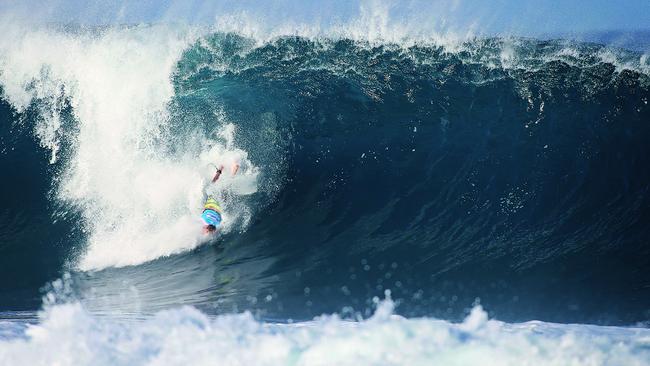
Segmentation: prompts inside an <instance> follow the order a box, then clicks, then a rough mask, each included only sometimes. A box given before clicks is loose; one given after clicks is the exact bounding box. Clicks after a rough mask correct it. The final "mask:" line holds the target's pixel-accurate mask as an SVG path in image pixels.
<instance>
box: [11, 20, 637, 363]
mask: <svg viewBox="0 0 650 366" xmlns="http://www.w3.org/2000/svg"><path fill="white" fill-rule="evenodd" d="M5 28H6V29H4V30H5V32H4V33H3V34H4V36H3V37H2V39H1V41H0V85H1V88H2V102H1V104H0V118H1V119H2V126H3V129H2V132H1V136H0V144H1V145H0V148H1V149H2V158H0V169H1V170H2V171H3V172H4V173H3V188H2V190H0V195H1V197H2V198H1V199H2V201H1V202H2V211H0V253H1V255H0V278H1V280H0V281H1V282H0V284H1V288H2V291H0V310H1V311H3V312H2V314H4V315H3V317H4V318H6V319H7V320H5V321H2V322H0V338H3V339H5V340H6V341H2V342H0V360H3V359H9V360H22V361H24V363H30V362H32V361H33V359H31V357H34V356H35V357H37V358H39V357H40V356H39V355H35V353H34V352H33V350H32V348H39V349H46V350H48V349H50V347H51V348H52V349H50V350H51V352H47V355H48V356H47V357H45V356H43V357H44V358H39V361H40V362H43V363H48V362H50V361H53V360H57V359H66V360H71V361H70V363H72V364H83V363H85V362H89V361H88V360H90V359H91V358H87V359H86V358H84V357H86V356H88V357H90V355H95V356H96V355H97V354H99V355H102V356H101V357H100V358H92V359H93V360H94V361H93V362H97V363H102V362H103V363H106V364H112V363H115V362H117V363H141V362H151V363H152V364H156V363H161V364H170V363H173V362H174V361H173V360H172V359H171V358H168V357H172V354H176V353H175V352H176V348H177V347H180V348H182V349H183V350H184V352H186V355H187V356H188V357H189V356H191V357H194V358H196V359H197V360H199V361H203V362H211V361H208V360H212V358H211V357H219V355H222V354H221V353H219V350H222V351H223V352H224V353H223V355H229V356H227V357H231V359H232V360H233V361H232V363H233V364H251V363H258V364H259V363H260V362H257V361H260V360H262V359H264V362H268V363H271V364H277V363H289V364H292V363H293V364H331V363H337V364H345V362H348V363H352V362H356V361H355V360H360V359H361V360H367V361H369V362H370V363H373V362H377V363H386V364H403V363H410V364H411V363H418V362H424V361H423V360H439V361H441V362H451V361H450V360H452V359H455V360H456V361H455V362H458V363H460V364H462V363H464V362H473V361H472V360H474V359H475V357H478V356H476V355H477V354H479V353H481V354H485V353H484V352H487V353H488V354H490V355H492V357H494V359H495V361H494V362H493V363H494V364H510V363H513V364H514V363H517V362H516V360H520V359H521V357H526V358H527V359H529V360H530V363H531V364H537V363H540V364H552V363H556V364H563V363H566V362H567V360H568V359H572V360H576V362H577V363H585V364H589V363H595V364H600V363H609V364H635V363H636V364H643V363H644V361H647V360H648V352H647V350H648V345H647V341H648V339H649V338H648V334H646V333H647V330H646V329H642V328H608V327H603V326H587V325H576V326H568V325H561V324H551V323H543V322H534V323H521V322H528V321H531V320H541V321H545V322H559V323H589V324H598V325H617V326H629V325H636V326H643V324H645V322H646V321H648V319H649V318H650V313H649V310H650V308H649V307H648V304H650V290H649V289H650V272H649V271H648V270H647V268H648V265H649V263H648V258H650V253H649V252H650V247H649V246H648V242H649V239H650V231H648V229H647V227H646V226H647V225H646V223H647V222H650V196H649V195H650V192H649V187H650V186H649V185H648V182H649V181H650V169H648V166H650V151H649V149H650V148H649V147H648V146H649V145H648V144H647V142H648V141H650V124H649V122H650V106H648V100H649V99H650V77H649V76H648V72H649V71H650V64H649V63H648V62H649V61H648V58H647V56H646V55H644V54H643V53H640V52H637V51H626V50H622V49H615V48H610V47H605V46H601V45H598V44H587V43H577V42H569V41H562V40H550V41H541V40H535V39H522V38H476V39H469V40H464V41H458V40H455V41H448V40H443V39H435V40H434V39H429V40H412V41H408V40H405V41H394V40H380V39H379V40H378V39H364V38H363V37H358V36H350V37H346V36H345V34H344V33H340V32H339V33H337V34H333V35H330V36H327V35H323V34H319V35H318V36H313V35H309V34H305V35H296V36H280V37H271V38H268V37H267V38H260V37H256V36H254V35H252V34H249V33H245V32H240V33H236V32H226V31H223V30H222V31H216V30H205V29H193V28H184V27H180V26H175V27H172V26H134V27H115V28H102V29H90V30H88V29H82V30H80V29H51V28H35V29H31V30H29V31H27V30H25V29H23V28H20V27H18V28H16V27H13V28H12V27H11V26H8V25H7V26H5ZM231 161H238V162H240V163H241V165H242V169H241V173H240V174H239V175H238V176H236V177H229V176H227V175H226V176H225V177H224V179H222V180H221V181H220V182H219V184H217V185H209V184H208V183H207V182H208V180H209V178H210V177H211V169H212V168H211V164H220V163H223V164H226V165H227V164H228V163H229V162H231ZM205 194H212V195H215V196H216V197H217V198H219V199H220V200H221V201H222V204H223V206H224V211H225V214H224V219H225V222H226V225H225V227H224V228H223V230H222V232H221V234H220V235H219V236H218V237H217V238H216V239H214V240H211V241H209V242H207V243H206V242H205V240H204V239H203V238H202V237H201V236H200V223H199V221H198V215H199V213H200V208H201V205H202V200H203V197H204V196H205ZM63 273H69V274H66V275H65V278H64V280H63V281H58V282H55V284H54V285H50V286H49V287H47V286H46V290H45V292H47V291H50V297H49V300H48V303H56V304H58V303H60V302H72V304H68V305H65V304H59V305H53V304H51V305H48V306H47V307H46V310H45V311H44V313H42V314H41V315H40V316H37V315H36V313H35V311H36V310H38V309H39V308H40V306H41V295H42V294H43V293H44V292H43V291H42V290H41V288H42V286H43V285H44V284H45V283H48V282H50V281H52V280H54V279H56V278H59V277H61V276H62V275H63ZM385 290H391V294H392V298H393V300H394V301H395V303H396V304H397V307H396V308H395V310H394V314H396V315H393V316H390V314H393V311H392V310H386V309H385V308H386V307H391V306H392V304H393V302H391V301H387V302H385V303H384V305H382V306H383V307H380V309H379V310H377V311H378V314H379V315H377V314H375V316H374V317H373V318H371V319H370V320H365V321H360V322H357V321H342V320H339V319H338V318H329V317H326V318H322V319H320V320H316V321H308V320H310V319H312V318H313V317H314V316H317V315H320V314H322V313H327V314H331V313H334V312H336V313H339V314H341V316H342V317H343V318H345V319H351V320H354V319H362V318H367V317H369V316H371V315H372V314H373V313H374V311H375V310H373V309H374V308H375V305H376V304H377V303H376V301H375V302H373V297H375V296H380V297H383V296H384V291H385ZM64 300H65V301H64ZM477 303H480V304H481V305H482V307H483V308H485V309H486V310H487V311H488V313H489V316H490V317H493V318H496V319H499V320H500V321H506V322H511V323H513V322H514V323H521V324H508V323H500V322H497V321H487V320H486V319H487V314H488V313H484V312H483V311H482V310H481V309H480V308H479V307H474V310H473V311H472V315H470V316H469V317H468V318H467V319H465V317H466V316H467V314H468V311H469V309H471V308H472V306H474V305H475V304H477ZM180 305H190V306H192V307H194V308H196V309H199V310H200V312H198V311H196V310H195V309H192V308H184V309H180V310H179V309H176V308H177V307H178V306H180ZM169 309H174V310H169ZM382 309H383V310H382ZM161 311H162V312H161ZM242 311H249V312H250V313H251V314H253V315H254V316H255V317H256V318H257V319H258V320H257V321H256V320H253V319H252V318H251V317H250V315H224V314H227V313H232V312H237V313H239V312H242ZM153 314H155V316H154V317H153V318H151V317H150V315H153ZM382 314H383V315H382ZM398 315H399V316H398ZM401 316H406V317H407V318H402V317H401ZM208 317H210V318H211V319H208ZM432 318H438V319H444V320H445V321H443V320H440V321H438V320H434V319H432ZM17 319H18V320H17ZM73 319H74V321H73ZM79 319H81V320H79ZM137 319H144V322H140V321H139V320H137ZM463 319H465V320H464V322H463V323H459V324H452V323H449V322H447V321H462V320H463ZM32 321H33V322H37V323H39V325H38V326H36V327H34V328H29V329H27V328H26V327H27V326H26V324H27V323H29V322H32ZM122 321H124V322H122ZM296 321H298V323H295V322H296ZM304 321H307V322H304ZM278 322H279V323H282V324H277V323H278ZM287 322H290V323H291V324H286V323H287ZM98 334H99V335H98ZM170 334H172V335H173V336H170ZM68 336H69V338H66V337H68ZM61 337H63V338H64V339H65V342H64V343H65V344H66V346H65V347H59V346H58V345H57V346H55V345H54V344H53V343H52V339H54V338H61ZM170 337H171V338H170ZM197 337H200V338H201V339H203V341H201V342H196V339H197ZM7 339H12V340H7ZM617 342H618V343H617ZM57 344H58V343H57ZM388 344H390V345H391V347H395V348H394V349H392V348H391V347H388V346H387V345H388ZM614 344H619V345H620V346H617V348H615V349H614V348H611V347H614ZM189 345H192V346H193V347H194V348H192V347H190V348H188V347H189ZM355 345H360V346H359V347H357V346H355ZM400 345H403V346H404V347H401V346H400ZM514 345H519V346H521V347H519V346H517V347H515V346H514ZM42 347H44V348H42ZM79 347H81V348H79ZM233 347H234V348H233ZM515 348H516V349H515ZM79 349H83V352H78V351H79ZM233 349H234V350H239V351H238V352H237V354H235V353H232V352H233V351H232V350H233ZM267 349H268V350H269V351H268V352H266V351H264V350H267ZM271 349H272V351H271ZM332 349H337V350H339V351H341V352H339V351H337V352H335V353H331V352H330V351H331V350H332ZM378 349H385V350H386V351H385V352H384V353H377V350H378ZM207 350H211V351H210V352H208V351H207ZM214 350H217V351H214ZM346 350H347V351H346ZM84 352H88V353H87V354H86V353H84ZM229 352H230V353H229ZM269 352H270V353H269ZM167 353H169V354H167ZM262 355H264V356H262ZM458 355H462V357H461V358H457V356H458ZM325 356H327V357H341V358H340V359H327V358H323V357H325ZM48 357H49V358H48ZM93 357H94V356H93ZM223 357H226V356H223ZM409 357H412V358H409ZM482 357H483V356H482ZM373 360H374V361H373ZM481 360H482V361H485V360H486V359H485V358H481ZM215 362H216V361H215Z"/></svg>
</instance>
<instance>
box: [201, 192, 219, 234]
mask: <svg viewBox="0 0 650 366" xmlns="http://www.w3.org/2000/svg"><path fill="white" fill-rule="evenodd" d="M201 219H202V220H203V234H205V235H212V234H214V233H215V232H216V231H217V227H219V225H221V206H219V202H217V200H215V199H214V198H213V197H208V199H207V200H206V201H205V204H204V205H203V213H202V214H201Z"/></svg>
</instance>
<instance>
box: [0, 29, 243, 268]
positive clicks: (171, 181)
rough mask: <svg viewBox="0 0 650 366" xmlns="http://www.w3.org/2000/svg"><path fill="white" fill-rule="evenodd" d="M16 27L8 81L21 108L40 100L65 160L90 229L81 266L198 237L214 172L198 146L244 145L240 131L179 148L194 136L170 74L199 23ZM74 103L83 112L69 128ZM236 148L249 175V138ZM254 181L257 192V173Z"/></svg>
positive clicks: (43, 127) (6, 62)
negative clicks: (179, 115)
mask: <svg viewBox="0 0 650 366" xmlns="http://www.w3.org/2000/svg"><path fill="white" fill-rule="evenodd" d="M3 28H4V27H3ZM7 28H8V29H6V31H7V32H8V33H9V34H10V35H11V36H9V37H6V38H3V43H2V44H1V46H0V49H1V50H2V70H3V72H2V74H1V76H0V82H1V83H2V85H3V88H4V94H5V96H6V98H7V99H8V100H9V101H10V102H11V103H12V105H13V106H14V107H15V108H16V109H17V110H18V111H19V112H23V111H25V110H26V109H27V108H28V107H30V106H31V105H36V106H38V108H39V111H40V120H39V122H38V123H37V125H36V126H35V127H34V130H35V135H36V136H37V137H38V138H39V140H40V142H41V145H42V146H43V147H45V148H48V149H49V150H50V151H51V158H50V162H51V163H53V164H54V163H57V162H58V161H60V162H61V166H62V169H61V173H60V174H59V177H58V186H57V187H56V194H57V197H58V198H59V199H60V200H62V201H63V202H67V203H69V204H71V205H72V206H73V207H76V208H77V209H79V210H80V211H81V213H82V215H83V218H84V222H83V223H82V224H83V227H84V231H85V232H87V234H88V244H87V247H86V249H85V252H84V253H80V255H79V260H78V264H77V265H78V267H79V268H80V269H83V270H90V269H100V268H104V267H108V266H124V265H132V264H138V263H142V262H145V261H148V260H152V259H155V258H158V257H160V256H165V255H170V254H173V253H178V252H180V251H184V250H187V249H191V248H193V247H195V246H197V245H199V244H200V243H201V242H202V240H203V238H202V237H201V236H200V230H197V227H198V228H200V222H199V221H198V215H199V214H200V209H201V204H202V202H203V199H204V196H205V194H206V192H205V191H204V187H205V186H206V177H205V174H204V173H202V171H201V168H202V167H203V166H204V165H205V164H204V161H203V162H202V161H201V160H200V159H199V156H197V153H196V152H195V150H198V151H202V150H203V153H202V156H201V159H203V160H206V159H210V158H212V159H213V160H214V159H217V156H215V154H216V153H220V154H221V153H224V154H225V152H226V151H229V150H232V149H233V147H232V140H233V139H234V137H233V136H229V139H230V141H231V142H230V143H229V144H230V146H229V148H224V149H221V150H214V147H212V151H210V147H209V145H211V144H214V142H211V140H210V139H208V138H204V139H203V140H202V141H201V140H199V141H196V143H197V144H200V145H199V146H200V147H199V148H192V149H191V150H192V151H174V152H171V151H172V150H173V149H172V147H174V146H175V144H177V143H178V142H179V141H178V140H179V139H180V138H183V136H181V137H179V136H173V134H172V133H171V132H170V130H169V126H170V123H172V121H170V117H169V112H168V109H167V108H168V103H169V102H170V100H171V98H172V96H173V95H174V88H173V85H172V81H171V75H172V74H173V71H174V69H175V66H176V63H177V61H178V59H179V57H181V55H182V52H183V50H185V49H186V48H187V47H188V45H189V44H191V43H192V42H193V41H194V40H195V39H196V34H193V33H192V32H191V31H189V30H188V31H182V30H178V29H175V28H174V27H170V26H138V27H122V28H110V29H106V30H102V31H97V32H94V33H93V32H88V33H85V32H82V33H81V34H68V33H61V32H59V31H56V30H51V29H47V28H37V29H36V30H31V31H22V30H21V29H23V28H21V27H7ZM66 103H69V104H70V106H71V107H72V114H73V115H72V117H71V118H73V119H74V120H75V121H74V122H75V123H74V126H73V127H68V128H67V129H66V128H63V123H62V120H63V119H64V118H66V116H64V115H63V109H64V108H63V106H64V105H65V104H66ZM69 118H70V117H69ZM208 123H210V124H211V125H212V126H211V128H212V129H218V127H219V125H221V124H223V123H224V122H223V121H222V120H219V119H218V118H215V120H214V121H208ZM66 139H67V140H66ZM186 139H187V140H192V139H194V136H193V135H189V136H186ZM65 141H68V144H66V143H65ZM186 144H189V143H187V141H186ZM62 150H63V151H64V154H65V156H64V158H62V159H61V158H60V156H59V155H60V152H61V151H62ZM228 156H229V157H230V158H231V159H239V160H241V161H242V166H243V167H244V169H242V175H247V176H251V174H253V173H252V171H250V169H248V168H249V167H251V166H252V164H250V163H248V162H246V161H245V160H246V157H245V154H243V152H242V151H241V150H238V151H234V150H233V151H232V153H228ZM246 183H247V184H248V186H249V187H248V189H247V190H248V191H249V192H250V191H251V190H252V189H253V188H251V187H250V185H251V184H253V185H254V183H251V181H250V180H248V181H247V182H246ZM211 193H213V194H215V195H217V194H218V193H219V192H218V191H214V190H213V191H212V192H211ZM233 216H236V215H234V214H233ZM228 227H229V226H227V227H226V228H228Z"/></svg>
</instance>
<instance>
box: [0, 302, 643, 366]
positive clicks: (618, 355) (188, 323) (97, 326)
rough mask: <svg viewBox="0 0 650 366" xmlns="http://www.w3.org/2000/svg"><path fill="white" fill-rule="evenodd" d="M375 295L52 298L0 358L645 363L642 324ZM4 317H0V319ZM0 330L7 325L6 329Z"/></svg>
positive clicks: (51, 361)
mask: <svg viewBox="0 0 650 366" xmlns="http://www.w3.org/2000/svg"><path fill="white" fill-rule="evenodd" d="M393 306H394V304H393V302H392V301H390V300H386V301H384V302H381V303H380V304H379V306H378V309H377V311H376V312H375V314H374V315H373V316H372V317H371V318H369V319H367V320H361V321H347V320H342V319H340V318H339V317H338V316H336V315H331V316H322V317H319V318H316V319H314V320H313V321H310V322H301V323H294V324H274V323H265V322H260V321H257V320H255V319H254V318H253V316H252V315H251V314H250V313H243V314H232V315H221V316H217V317H215V318H209V317H208V316H206V315H205V314H203V313H201V312H200V311H198V310H196V309H194V308H192V307H183V308H178V309H174V310H168V311H161V312H159V313H157V314H156V315H155V316H153V317H151V318H149V319H147V320H144V321H142V322H128V323H127V322H119V321H115V320H110V319H108V318H97V317H94V316H93V315H91V314H89V313H88V312H86V311H85V310H84V309H83V307H82V306H81V305H80V304H78V303H73V304H64V305H56V306H53V307H51V308H48V309H47V310H45V311H44V312H43V313H42V314H41V317H42V318H41V321H40V323H39V324H38V325H34V326H28V327H27V328H26V330H25V331H24V334H21V335H20V336H18V337H13V338H11V337H10V338H8V339H4V340H2V341H0V364H2V365H126V364H128V365H434V364H435V365H647V364H648V363H649V362H650V330H649V329H642V328H623V327H602V326H591V325H563V324H552V323H543V322H537V321H533V322H526V323H520V324H507V323H503V322H500V321H496V320H489V319H488V316H487V313H486V312H485V311H483V309H482V308H481V307H480V306H476V307H474V308H473V309H472V311H471V313H470V315H468V316H467V318H466V319H465V320H464V321H463V322H462V323H459V324H455V323H449V322H446V321H443V320H436V319H431V318H415V319H406V318H403V317H400V316H397V315H394V314H393ZM11 326H14V327H15V326H16V325H10V323H5V324H4V325H3V324H2V323H0V328H8V327H11ZM0 334H11V332H9V331H6V330H5V331H3V332H0Z"/></svg>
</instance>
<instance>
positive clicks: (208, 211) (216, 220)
mask: <svg viewBox="0 0 650 366" xmlns="http://www.w3.org/2000/svg"><path fill="white" fill-rule="evenodd" d="M238 170H239V164H237V163H232V165H231V166H230V174H231V175H235V174H237V171H238ZM222 172H223V165H220V166H219V167H218V168H217V171H216V172H215V174H214V177H212V183H215V182H216V181H217V180H219V177H220V176H221V173H222ZM201 219H202V220H203V233H204V234H212V233H214V232H216V231H217V227H219V225H221V206H220V205H219V203H218V202H217V200H215V199H214V198H213V197H212V196H208V199H207V200H206V201H205V204H204V205H203V212H202V213H201Z"/></svg>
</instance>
